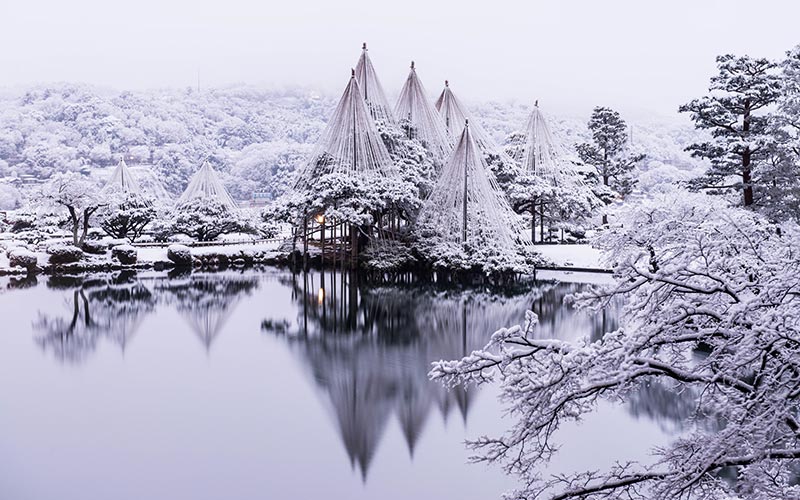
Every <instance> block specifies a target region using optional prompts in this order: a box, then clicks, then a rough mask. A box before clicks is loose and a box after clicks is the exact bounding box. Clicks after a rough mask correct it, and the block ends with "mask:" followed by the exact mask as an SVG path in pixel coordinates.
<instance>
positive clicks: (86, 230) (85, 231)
mask: <svg viewBox="0 0 800 500" xmlns="http://www.w3.org/2000/svg"><path fill="white" fill-rule="evenodd" d="M92 212H93V210H88V209H87V210H84V211H83V230H82V231H81V239H80V241H78V246H79V247H82V246H83V243H84V242H85V241H86V235H87V234H88V233H89V218H90V217H91V216H92Z"/></svg>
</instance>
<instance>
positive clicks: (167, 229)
mask: <svg viewBox="0 0 800 500" xmlns="http://www.w3.org/2000/svg"><path fill="white" fill-rule="evenodd" d="M171 217H172V216H171V214H165V215H164V217H162V218H159V219H156V220H154V221H153V222H151V223H150V225H149V226H148V227H149V231H150V234H151V235H152V236H153V239H154V240H155V241H160V242H165V241H169V239H170V237H171V236H172V235H174V234H175V232H174V231H173V229H172V218H171Z"/></svg>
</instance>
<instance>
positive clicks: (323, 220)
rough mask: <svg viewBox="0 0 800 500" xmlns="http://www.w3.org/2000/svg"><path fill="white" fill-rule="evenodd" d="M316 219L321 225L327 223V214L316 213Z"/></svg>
mask: <svg viewBox="0 0 800 500" xmlns="http://www.w3.org/2000/svg"><path fill="white" fill-rule="evenodd" d="M314 220H315V221H317V224H319V225H320V226H321V225H323V224H325V216H324V215H322V214H317V215H315V216H314Z"/></svg>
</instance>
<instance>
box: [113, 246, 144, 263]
mask: <svg viewBox="0 0 800 500" xmlns="http://www.w3.org/2000/svg"><path fill="white" fill-rule="evenodd" d="M111 258H112V259H114V260H117V261H119V263H120V264H124V265H133V264H136V260H137V258H138V253H137V251H136V249H135V248H134V247H132V246H131V245H117V246H115V247H114V248H112V249H111Z"/></svg>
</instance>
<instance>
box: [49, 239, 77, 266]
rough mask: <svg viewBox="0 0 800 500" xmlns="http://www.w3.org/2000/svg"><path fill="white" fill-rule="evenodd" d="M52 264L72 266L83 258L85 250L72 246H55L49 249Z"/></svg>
mask: <svg viewBox="0 0 800 500" xmlns="http://www.w3.org/2000/svg"><path fill="white" fill-rule="evenodd" d="M47 254H48V255H50V263H51V264H71V263H73V262H78V261H79V260H81V259H82V258H83V250H81V249H80V248H78V247H74V246H72V245H64V244H55V245H50V246H49V247H47Z"/></svg>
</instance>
